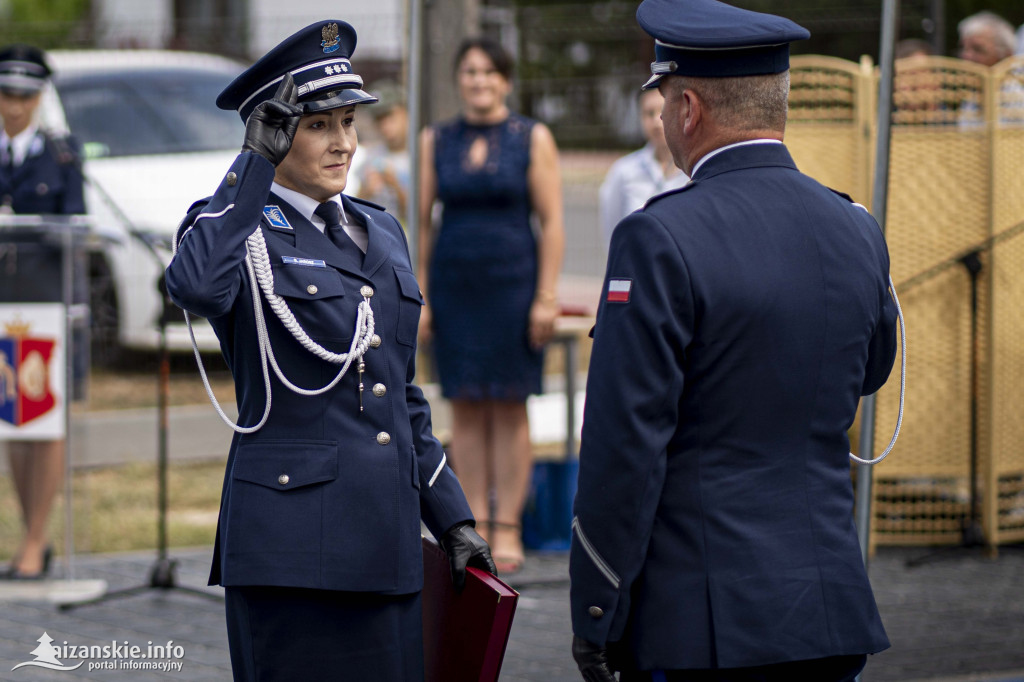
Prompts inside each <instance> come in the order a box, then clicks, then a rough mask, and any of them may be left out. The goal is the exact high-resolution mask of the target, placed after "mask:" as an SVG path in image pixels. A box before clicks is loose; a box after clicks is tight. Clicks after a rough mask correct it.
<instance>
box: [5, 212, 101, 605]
mask: <svg viewBox="0 0 1024 682" xmlns="http://www.w3.org/2000/svg"><path fill="white" fill-rule="evenodd" d="M101 244H102V241H101V240H100V238H99V237H97V236H96V235H95V233H94V232H93V231H92V230H91V229H90V223H89V221H88V219H87V218H85V217H84V216H61V215H13V214H0V281H2V283H3V286H2V290H3V294H2V295H0V300H2V301H3V302H4V303H5V304H6V305H9V306H10V307H12V308H14V309H15V310H17V309H18V308H19V307H21V308H23V310H25V311H26V313H27V312H28V311H29V310H31V308H32V307H36V308H38V307H39V306H40V305H41V304H42V305H43V306H45V305H52V304H58V305H60V307H61V313H62V318H63V319H62V323H63V343H62V344H60V345H61V346H62V347H61V348H60V353H59V354H62V356H63V372H62V374H63V395H62V396H60V400H59V405H58V404H57V402H58V401H55V404H54V405H53V407H52V409H55V410H56V409H59V410H60V411H61V414H60V415H59V416H58V419H59V421H60V427H61V428H59V429H58V430H55V431H49V430H42V431H40V430H35V429H34V427H29V428H24V426H23V425H22V424H21V419H20V417H19V419H17V420H16V421H15V422H14V424H13V428H5V429H4V430H3V431H2V432H0V439H2V440H43V439H59V438H63V440H64V450H65V457H64V517H65V518H64V552H63V555H64V556H63V564H64V577H63V579H62V580H40V581H14V582H10V583H0V600H5V601H40V600H50V601H60V600H63V599H76V598H88V597H89V596H91V595H94V594H97V593H102V592H103V591H104V590H105V589H106V582H105V581H102V580H76V579H75V562H74V552H75V546H74V512H73V504H72V502H73V494H72V493H73V490H72V475H71V472H72V465H71V461H72V454H73V452H74V449H73V445H74V441H73V437H72V430H71V409H70V403H71V400H72V399H73V395H74V373H75V364H74V361H75V357H74V353H73V352H72V350H71V349H72V347H73V345H74V338H75V333H74V332H75V329H76V328H78V329H79V332H80V333H81V334H83V335H87V333H88V304H85V303H75V301H74V298H75V296H74V293H75V287H74V284H75V274H76V270H75V257H76V255H79V254H83V255H84V253H85V252H86V251H88V250H90V249H95V248H99V247H100V245H101ZM19 247H20V248H21V251H22V258H21V263H20V265H21V267H20V268H19V261H18V250H19ZM53 252H57V253H59V254H60V288H59V291H58V290H57V288H56V287H55V286H54V285H53V282H51V281H48V280H46V277H47V275H48V274H50V273H46V272H45V271H42V270H41V269H40V268H39V267H38V264H39V263H40V262H44V261H46V260H47V259H48V256H49V255H51V254H52V253H53ZM26 256H28V258H26ZM50 260H51V262H52V259H50ZM84 272H85V271H84V270H82V271H81V274H82V275H83V276H84ZM83 279H84V278H83ZM84 348H88V338H87V336H86V338H85V339H84ZM80 361H82V362H85V368H83V370H85V371H87V368H88V357H85V358H80ZM51 362H52V361H51ZM46 372H47V374H46V375H45V376H47V377H48V373H49V369H47V370H46ZM18 381H19V385H18V390H19V391H20V390H21V389H22V386H21V385H20V381H21V379H20V378H19V379H18ZM46 381H47V384H46V386H49V384H48V378H47V379H46ZM52 421H53V420H51V422H52ZM33 430H35V433H33Z"/></svg>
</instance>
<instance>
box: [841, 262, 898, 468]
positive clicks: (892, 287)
mask: <svg viewBox="0 0 1024 682" xmlns="http://www.w3.org/2000/svg"><path fill="white" fill-rule="evenodd" d="M889 290H890V291H892V300H893V301H895V302H896V313H897V315H898V316H899V319H900V354H901V358H900V412H899V415H898V416H897V417H896V429H895V430H894V431H893V433H892V440H890V441H889V445H888V447H886V448H885V451H884V452H883V453H882V454H880V455H879V456H878V457H875V458H874V459H861V458H860V457H858V456H857V455H855V454H853V453H852V452H851V453H850V459H852V460H853V461H854V462H858V463H860V464H878V463H879V462H881V461H882V460H883V459H885V457H886V455H888V454H889V453H890V452H892V448H893V446H894V445H896V439H897V438H898V437H899V435H900V426H901V425H902V424H903V396H904V394H905V393H906V391H907V328H906V325H905V324H904V321H903V308H901V307H900V299H899V298H898V297H897V296H896V285H895V284H893V283H892V277H890V278H889Z"/></svg>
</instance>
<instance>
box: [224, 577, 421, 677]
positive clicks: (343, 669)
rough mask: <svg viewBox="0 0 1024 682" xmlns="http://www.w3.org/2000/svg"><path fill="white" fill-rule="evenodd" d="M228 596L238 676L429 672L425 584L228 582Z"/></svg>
mask: <svg viewBox="0 0 1024 682" xmlns="http://www.w3.org/2000/svg"><path fill="white" fill-rule="evenodd" d="M224 598H225V612H226V616H227V626H228V648H229V649H230V651H231V670H232V672H233V674H234V679H235V680H236V682H243V681H244V682H276V681H277V680H280V681H281V682H294V681H295V680H303V681H304V682H317V681H318V680H325V681H326V680H331V681H332V682H333V681H335V680H338V681H341V680H352V681H353V682H356V681H358V682H366V681H368V680H373V681H374V682H417V681H419V680H422V679H423V619H422V607H421V601H420V595H419V593H418V592H417V593H415V594H407V595H399V596H388V595H380V594H370V593H363V592H334V591H328V590H310V589H303V588H294V587H227V588H225V589H224Z"/></svg>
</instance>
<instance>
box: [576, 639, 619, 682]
mask: <svg viewBox="0 0 1024 682" xmlns="http://www.w3.org/2000/svg"><path fill="white" fill-rule="evenodd" d="M572 657H573V658H574V659H576V665H577V666H579V669H580V674H582V675H583V679H584V680H586V682H616V679H615V673H613V672H612V669H611V668H609V667H608V650H607V649H605V648H604V647H603V646H598V645H597V644H594V643H593V642H588V641H587V640H585V639H582V638H580V637H576V636H573V638H572Z"/></svg>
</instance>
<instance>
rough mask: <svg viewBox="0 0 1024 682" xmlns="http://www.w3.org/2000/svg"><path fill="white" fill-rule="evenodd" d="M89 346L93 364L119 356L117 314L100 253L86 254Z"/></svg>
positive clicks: (107, 268) (108, 362) (114, 292)
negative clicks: (88, 255) (87, 262)
mask: <svg viewBox="0 0 1024 682" xmlns="http://www.w3.org/2000/svg"><path fill="white" fill-rule="evenodd" d="M89 320H90V325H89V333H90V345H89V350H90V354H91V356H92V364H93V366H95V367H111V366H114V365H115V364H117V361H118V360H119V359H120V358H121V355H122V349H121V345H120V343H119V341H118V329H119V328H120V321H121V315H120V310H119V308H118V302H117V289H116V288H115V286H114V277H113V274H112V273H111V272H110V265H109V264H108V263H107V261H106V259H105V258H103V256H102V255H99V254H92V255H91V256H90V258H89Z"/></svg>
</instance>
